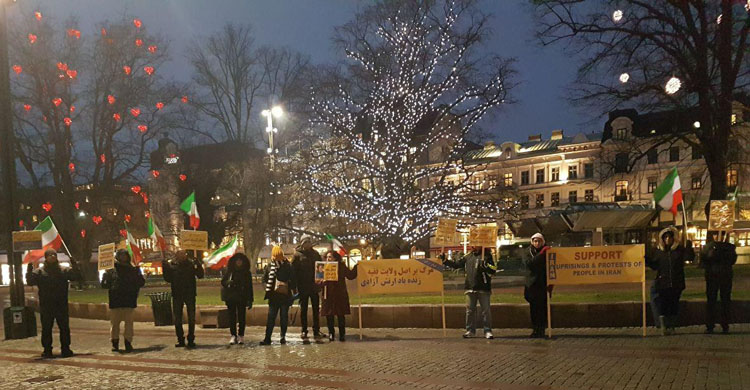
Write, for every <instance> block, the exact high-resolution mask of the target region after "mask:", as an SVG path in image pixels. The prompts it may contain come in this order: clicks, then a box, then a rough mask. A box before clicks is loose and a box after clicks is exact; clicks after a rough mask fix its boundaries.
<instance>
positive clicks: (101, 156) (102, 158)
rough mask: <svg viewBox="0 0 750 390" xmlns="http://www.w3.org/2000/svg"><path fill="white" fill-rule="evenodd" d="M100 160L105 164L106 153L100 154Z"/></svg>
mask: <svg viewBox="0 0 750 390" xmlns="http://www.w3.org/2000/svg"><path fill="white" fill-rule="evenodd" d="M99 161H101V162H102V164H104V163H105V162H107V156H105V155H104V153H102V154H100V155H99Z"/></svg>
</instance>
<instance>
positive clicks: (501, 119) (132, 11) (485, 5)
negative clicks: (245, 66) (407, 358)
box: [8, 0, 604, 141]
mask: <svg viewBox="0 0 750 390" xmlns="http://www.w3.org/2000/svg"><path fill="white" fill-rule="evenodd" d="M528 3H529V2H528V0H482V9H483V10H485V12H488V13H491V14H493V16H494V17H493V19H492V23H491V28H492V35H491V37H490V39H489V40H488V41H487V50H491V51H493V52H495V53H497V54H499V55H501V56H503V57H515V58H517V60H518V62H517V64H516V69H517V71H518V75H517V76H516V81H517V82H519V85H518V86H517V87H516V89H515V90H514V91H513V92H512V99H514V100H516V101H517V103H516V104H513V105H509V106H506V107H504V108H503V109H502V111H501V112H500V113H499V114H498V115H496V116H494V117H492V118H489V119H488V120H485V121H483V124H482V125H483V127H484V128H485V130H486V131H487V132H488V133H490V135H491V137H492V138H494V139H495V140H496V141H504V140H513V141H523V140H525V139H526V138H527V136H528V135H529V134H538V133H541V134H542V135H543V137H544V138H548V137H549V134H550V132H551V131H552V130H553V129H564V130H565V134H566V135H574V134H576V133H578V132H582V131H583V132H591V131H599V130H600V129H601V127H602V124H603V123H604V120H603V119H600V120H594V121H592V119H596V118H595V117H593V116H592V114H591V113H584V112H582V111H577V110H576V109H574V108H573V107H571V106H570V104H568V102H567V101H566V100H565V96H566V86H568V85H569V84H570V83H571V82H572V81H573V80H574V77H575V70H576V66H577V60H576V59H574V58H570V56H567V55H565V54H563V51H562V47H560V46H555V47H541V46H540V45H538V43H537V41H536V40H535V38H534V35H533V31H534V21H533V16H532V14H531V10H530V8H529V6H528ZM366 4H368V1H364V0H264V1H260V0H213V1H205V0H139V1H128V0H43V1H29V0H21V1H19V2H18V5H16V6H12V7H9V8H10V9H9V12H8V14H9V15H8V16H9V17H10V18H13V17H18V15H19V13H18V11H19V9H18V8H19V7H22V8H27V7H28V10H30V11H34V10H37V9H39V10H41V11H42V12H43V14H44V17H45V18H54V19H57V20H58V21H62V20H64V19H67V18H68V17H69V16H75V17H77V18H78V19H79V21H80V23H81V30H82V31H83V33H84V34H94V33H95V31H94V25H95V24H96V23H98V22H101V21H105V20H120V19H121V18H122V17H123V16H132V17H138V18H140V19H141V20H142V21H143V23H144V25H145V26H146V27H147V28H148V29H149V30H150V31H151V32H152V33H157V34H159V35H163V36H164V37H166V38H167V39H168V40H169V41H170V42H171V43H170V53H171V56H172V63H170V64H169V67H170V69H168V70H167V72H168V73H162V74H173V75H174V76H173V77H174V78H175V79H177V80H179V81H188V80H189V79H190V68H189V66H187V64H186V61H185V59H184V58H185V57H184V56H185V54H184V53H185V51H186V50H185V49H186V48H188V47H189V46H191V45H194V44H195V42H197V40H196V37H198V36H202V35H206V34H210V33H213V32H215V31H217V30H219V29H221V28H222V26H223V25H224V24H225V23H227V22H232V23H249V24H250V25H252V27H253V29H254V32H255V36H256V43H258V44H268V45H274V46H288V47H290V48H292V49H295V50H297V51H300V52H303V53H306V54H308V55H310V56H311V57H312V60H313V62H316V63H324V62H334V61H336V60H338V59H339V58H340V54H339V53H336V52H334V50H333V48H332V46H331V41H330V37H331V34H332V31H333V27H334V26H337V25H340V24H344V23H346V22H347V21H349V20H350V19H351V18H352V16H353V15H354V13H355V12H356V11H357V9H358V8H361V7H362V6H364V5H366ZM160 72H164V70H163V69H161V70H160Z"/></svg>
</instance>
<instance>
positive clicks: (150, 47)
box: [148, 45, 156, 54]
mask: <svg viewBox="0 0 750 390" xmlns="http://www.w3.org/2000/svg"><path fill="white" fill-rule="evenodd" d="M148 51H149V52H150V53H151V54H154V53H156V45H151V46H149V47H148Z"/></svg>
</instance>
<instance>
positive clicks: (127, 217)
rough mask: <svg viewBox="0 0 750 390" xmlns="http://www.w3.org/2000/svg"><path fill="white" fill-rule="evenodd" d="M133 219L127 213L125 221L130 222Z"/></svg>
mask: <svg viewBox="0 0 750 390" xmlns="http://www.w3.org/2000/svg"><path fill="white" fill-rule="evenodd" d="M131 219H132V218H131V217H130V214H125V222H127V223H130V220H131Z"/></svg>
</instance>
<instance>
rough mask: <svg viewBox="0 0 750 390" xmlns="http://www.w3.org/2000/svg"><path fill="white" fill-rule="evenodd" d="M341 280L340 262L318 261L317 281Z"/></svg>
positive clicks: (316, 268)
mask: <svg viewBox="0 0 750 390" xmlns="http://www.w3.org/2000/svg"><path fill="white" fill-rule="evenodd" d="M338 280H339V263H338V262H336V261H316V262H315V281H316V282H335V281H338Z"/></svg>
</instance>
